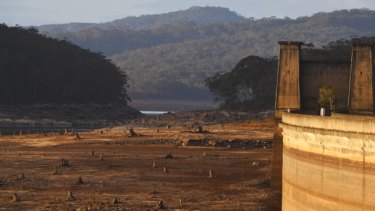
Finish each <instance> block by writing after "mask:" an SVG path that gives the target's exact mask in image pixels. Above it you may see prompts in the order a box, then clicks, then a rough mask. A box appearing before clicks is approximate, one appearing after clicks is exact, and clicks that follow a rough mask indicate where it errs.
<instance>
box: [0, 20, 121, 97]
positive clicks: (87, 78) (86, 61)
mask: <svg viewBox="0 0 375 211" xmlns="http://www.w3.org/2000/svg"><path fill="white" fill-rule="evenodd" d="M0 46H1V48H0V103H1V104H33V103H54V104H64V103H98V104H105V103H119V102H121V103H123V104H126V103H127V100H128V95H127V90H126V87H127V76H126V75H125V74H124V73H122V72H120V71H119V69H118V67H116V66H115V65H114V64H112V63H111V62H110V61H109V60H108V59H106V58H105V57H104V56H103V55H101V54H98V53H92V52H90V51H88V50H83V49H81V48H80V47H78V46H76V45H73V44H71V43H69V42H67V41H64V40H60V41H59V40H55V39H51V38H46V37H44V36H42V35H40V34H38V31H37V30H36V29H34V28H30V29H23V28H21V27H8V26H6V25H4V24H3V25H0Z"/></svg>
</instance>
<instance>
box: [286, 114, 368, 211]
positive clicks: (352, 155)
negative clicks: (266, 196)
mask: <svg viewBox="0 0 375 211" xmlns="http://www.w3.org/2000/svg"><path fill="white" fill-rule="evenodd" d="M279 126H280V128H281V129H282V130H283V132H282V135H283V161H282V162H283V164H282V166H283V168H282V193H283V197H282V209H283V210H288V211H290V210H375V117H374V116H357V115H338V114H336V115H332V116H330V117H327V116H312V115H303V114H293V113H283V114H282V122H281V123H280V125H279Z"/></svg>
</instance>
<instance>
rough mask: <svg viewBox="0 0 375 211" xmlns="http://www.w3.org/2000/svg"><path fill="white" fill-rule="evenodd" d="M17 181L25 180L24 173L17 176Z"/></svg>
mask: <svg viewBox="0 0 375 211" xmlns="http://www.w3.org/2000/svg"><path fill="white" fill-rule="evenodd" d="M17 179H19V180H24V179H25V174H24V173H23V172H22V173H21V174H20V175H18V176H17Z"/></svg>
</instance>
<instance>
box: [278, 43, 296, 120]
mask: <svg viewBox="0 0 375 211" xmlns="http://www.w3.org/2000/svg"><path fill="white" fill-rule="evenodd" d="M279 44H280V52H279V69H278V73H277V85H276V103H275V104H276V113H277V111H278V110H282V109H288V108H289V109H300V108H301V103H300V49H301V44H302V43H299V42H279ZM276 115H277V114H276Z"/></svg>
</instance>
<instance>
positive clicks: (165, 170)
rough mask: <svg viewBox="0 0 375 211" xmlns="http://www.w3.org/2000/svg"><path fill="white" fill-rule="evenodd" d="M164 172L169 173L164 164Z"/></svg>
mask: <svg viewBox="0 0 375 211" xmlns="http://www.w3.org/2000/svg"><path fill="white" fill-rule="evenodd" d="M164 173H165V174H169V170H168V168H167V167H166V166H164Z"/></svg>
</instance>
